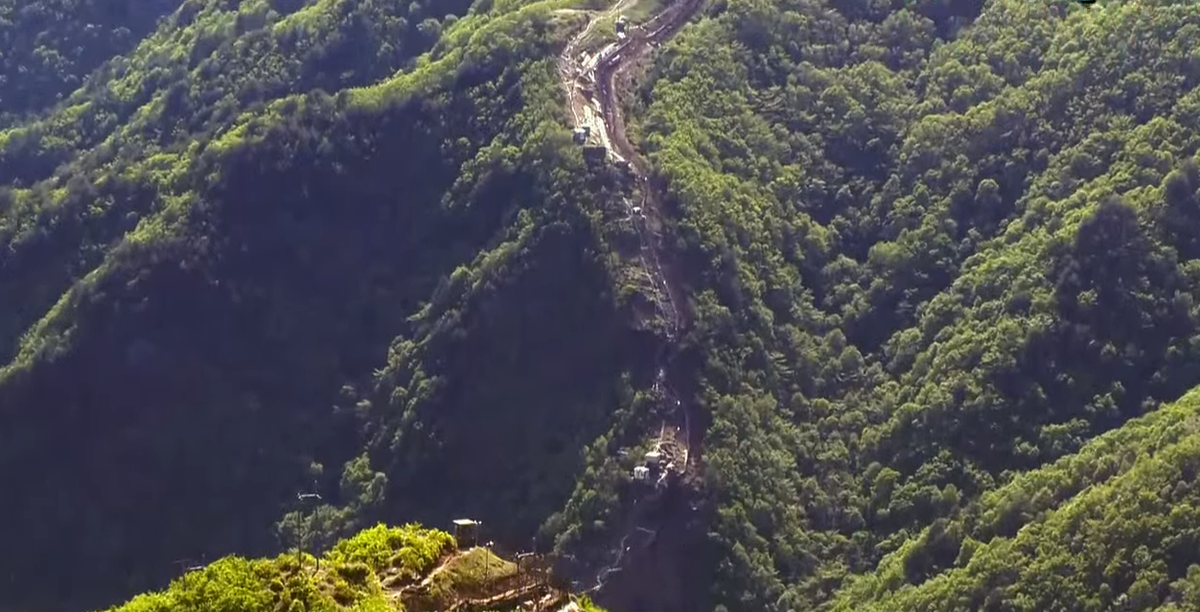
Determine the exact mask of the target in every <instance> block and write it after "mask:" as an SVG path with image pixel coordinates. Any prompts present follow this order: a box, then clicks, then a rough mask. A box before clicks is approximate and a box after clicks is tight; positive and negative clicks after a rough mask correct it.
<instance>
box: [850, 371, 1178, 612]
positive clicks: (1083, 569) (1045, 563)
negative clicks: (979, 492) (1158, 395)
mask: <svg viewBox="0 0 1200 612" xmlns="http://www.w3.org/2000/svg"><path fill="white" fill-rule="evenodd" d="M1198 470H1200V390H1194V391H1192V392H1190V393H1188V394H1187V395H1186V396H1184V397H1183V398H1182V399H1180V400H1179V401H1178V402H1175V403H1174V404H1171V405H1168V406H1165V407H1163V408H1161V409H1160V410H1158V411H1155V412H1153V413H1151V414H1149V415H1147V416H1144V417H1140V418H1138V419H1135V420H1133V421H1131V422H1129V423H1127V424H1126V425H1124V426H1123V427H1121V428H1119V429H1117V430H1114V431H1112V432H1109V433H1107V434H1104V435H1103V436H1100V437H1099V438H1097V439H1095V440H1093V441H1092V442H1089V443H1088V444H1087V445H1085V446H1084V448H1083V449H1082V450H1080V451H1079V452H1078V453H1077V454H1074V455H1070V456H1068V457H1065V458H1063V459H1060V460H1059V461H1056V462H1054V463H1053V464H1051V465H1049V466H1047V467H1044V468H1040V469H1037V470H1033V471H1031V472H1027V473H1025V474H1022V475H1020V476H1018V477H1016V478H1014V479H1013V480H1012V482H1010V483H1009V484H1007V485H1005V486H1003V487H1001V488H999V489H997V490H995V491H991V492H989V493H987V494H985V495H983V496H982V497H981V498H980V499H978V500H977V501H975V502H973V503H971V504H969V505H967V506H966V507H965V508H964V509H963V512H961V513H960V514H958V515H956V516H954V517H952V518H950V519H949V520H947V519H938V520H937V521H935V522H934V523H933V524H932V525H931V526H930V527H928V528H926V529H925V530H923V531H922V532H921V533H920V534H919V535H917V536H915V537H913V538H911V539H910V540H909V541H907V542H905V544H903V545H902V546H901V547H900V548H899V549H898V550H897V551H896V552H895V553H892V554H891V555H889V556H888V557H886V558H885V559H884V560H883V562H882V563H881V564H880V566H879V568H878V569H877V570H876V571H875V572H874V573H873V574H872V575H870V576H866V577H862V578H859V579H856V580H854V581H852V582H851V583H850V584H849V586H847V588H846V589H845V590H844V591H843V592H842V593H841V594H840V595H839V598H838V600H837V602H836V604H835V605H834V607H833V609H835V610H847V611H848V610H915V609H920V610H961V609H969V610H988V611H990V610H1031V611H1032V610H1064V609H1070V610H1087V611H1090V610H1110V609H1112V606H1113V605H1114V602H1115V603H1117V604H1119V605H1123V606H1125V609H1131V610H1161V611H1164V612H1165V611H1167V610H1172V611H1174V610H1192V609H1195V608H1196V607H1197V606H1200V554H1198V553H1197V550H1200V549H1198V545H1200V499H1197V492H1196V489H1197V485H1196V474H1197V471H1198ZM913 585H919V586H913Z"/></svg>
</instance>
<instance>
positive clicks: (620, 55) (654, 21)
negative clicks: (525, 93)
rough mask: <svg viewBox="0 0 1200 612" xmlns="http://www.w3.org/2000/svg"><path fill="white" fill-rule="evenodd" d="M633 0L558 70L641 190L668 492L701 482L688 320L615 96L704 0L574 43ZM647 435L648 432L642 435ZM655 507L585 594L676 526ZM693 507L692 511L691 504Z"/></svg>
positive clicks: (634, 206) (598, 142) (658, 215)
mask: <svg viewBox="0 0 1200 612" xmlns="http://www.w3.org/2000/svg"><path fill="white" fill-rule="evenodd" d="M635 1H636V0H619V1H618V2H617V3H616V4H615V5H613V6H612V7H611V8H609V9H608V10H605V11H602V12H596V13H592V16H591V19H590V20H589V21H588V23H587V25H586V27H584V28H583V30H582V31H581V32H580V33H578V34H577V35H576V36H574V37H573V38H572V39H571V40H570V41H569V42H568V43H567V45H566V47H565V48H564V49H563V51H562V53H561V55H560V56H559V60H558V67H559V72H560V75H561V77H562V84H563V87H564V88H565V89H566V92H567V96H568V102H569V105H570V108H571V116H572V119H573V120H574V127H575V128H576V129H577V131H579V130H580V129H581V128H582V130H583V131H582V134H583V138H582V140H583V141H584V142H583V143H582V144H585V145H586V146H590V147H603V149H604V154H605V156H606V157H607V158H608V160H609V161H611V162H613V163H616V164H618V165H621V166H624V167H626V168H627V169H628V171H629V173H630V174H631V175H632V176H633V182H634V186H635V192H636V193H638V194H640V196H639V197H635V198H633V199H630V198H626V199H625V201H624V204H625V208H626V213H627V215H628V219H630V220H631V221H633V224H634V227H635V229H636V230H637V234H638V239H639V253H638V255H637V257H636V258H635V261H636V262H637V265H638V267H639V268H640V269H641V273H642V275H644V277H645V278H646V279H647V280H648V281H649V285H650V286H649V287H647V288H646V293H647V295H648V297H649V299H650V301H651V302H652V304H653V305H654V310H655V311H656V314H657V316H658V318H659V319H660V320H661V322H662V323H663V324H664V327H665V329H664V330H663V331H662V334H661V336H660V340H661V346H660V350H659V354H658V355H657V356H656V358H657V364H658V372H657V375H656V377H655V380H654V384H653V390H654V392H655V393H656V395H657V396H658V397H659V398H660V402H661V409H662V412H663V414H664V415H667V416H665V417H664V420H663V422H662V426H661V428H660V429H659V431H658V432H657V434H658V435H657V440H655V447H656V449H657V450H659V451H661V452H662V454H663V460H662V461H663V463H665V464H666V469H665V470H664V471H663V473H662V475H661V477H660V478H659V479H658V482H657V483H656V486H655V487H654V488H655V489H657V490H659V491H662V490H663V489H666V490H667V491H668V492H670V491H671V490H672V488H673V487H674V488H678V487H680V485H681V483H682V487H683V488H687V489H691V490H692V492H695V491H696V490H697V489H698V487H699V484H698V483H699V478H698V472H699V470H700V467H701V463H700V462H701V455H702V453H701V447H700V442H701V439H702V436H703V432H702V426H701V421H700V418H699V415H698V413H697V407H696V406H695V405H694V404H693V403H692V402H691V401H688V402H684V401H683V398H682V397H681V395H680V394H679V392H678V390H679V388H680V385H679V384H678V383H677V381H675V380H673V379H674V377H675V376H677V374H674V373H673V368H672V365H673V362H674V360H675V358H676V356H677V355H678V353H679V349H680V340H681V337H682V335H683V334H684V332H685V331H686V329H687V328H688V326H689V324H690V320H691V317H690V312H689V309H688V304H687V300H686V298H685V295H686V294H685V292H684V289H683V286H682V282H681V275H680V274H679V272H678V269H677V266H676V265H675V264H674V262H673V259H672V258H671V257H670V251H669V249H668V247H667V244H666V240H665V239H664V235H663V234H664V231H665V229H666V228H667V224H666V217H665V215H664V213H663V204H662V202H663V196H662V194H661V192H660V188H659V186H657V185H655V184H654V183H653V182H652V181H651V180H650V177H651V171H650V165H649V163H648V162H647V161H646V160H645V159H644V158H643V157H642V156H641V155H640V154H639V153H638V151H637V149H636V148H634V146H633V145H632V144H631V143H630V142H629V139H628V137H627V136H626V129H625V123H624V117H623V114H622V111H621V97H622V95H623V94H624V93H625V92H627V91H628V90H629V89H630V87H631V86H632V81H633V79H634V72H635V71H636V70H637V68H638V66H639V64H640V62H641V60H643V59H644V58H645V57H647V56H648V55H649V54H650V53H652V52H653V51H654V49H656V48H657V47H658V46H659V45H661V44H662V43H663V42H665V41H666V40H668V39H669V38H670V37H672V36H674V35H675V34H676V33H677V32H678V31H679V30H680V29H681V28H682V27H683V26H684V25H686V24H687V22H688V21H689V20H690V19H691V18H692V17H693V16H694V15H695V14H696V13H697V12H698V10H699V9H700V7H701V5H702V4H703V0H673V1H672V2H671V3H670V4H668V5H667V6H666V7H665V8H664V9H663V10H662V11H660V12H659V13H658V14H656V15H655V16H654V17H653V18H651V19H650V20H649V21H647V22H645V23H643V24H640V25H632V24H630V25H629V26H628V27H627V28H626V31H625V33H624V35H623V36H621V37H619V40H618V41H616V42H613V43H610V44H609V45H607V46H605V47H604V48H602V49H601V50H600V51H599V52H597V53H595V54H588V53H586V52H580V46H581V45H582V44H583V43H584V42H585V41H586V40H587V38H588V36H589V35H591V34H592V33H593V32H594V31H595V27H596V26H597V25H598V24H599V23H601V22H604V21H606V20H608V19H612V18H614V17H615V16H616V15H618V14H619V13H621V11H623V10H625V9H626V8H628V7H629V6H631V5H632V4H633V3H634V2H635ZM577 137H578V135H577ZM633 200H637V202H636V203H635V202H634V201H633ZM653 435H654V434H648V436H647V437H650V436H653ZM653 497H662V496H661V495H656V496H653ZM661 501H662V500H661V499H659V500H658V502H661ZM676 501H678V500H676ZM661 505H662V504H661V503H656V502H655V501H653V500H652V499H647V496H639V497H638V498H637V499H635V501H634V503H633V507H632V509H631V510H630V511H629V519H628V521H627V523H628V524H627V525H625V527H623V528H622V529H620V530H619V531H618V533H624V535H623V537H621V539H620V541H619V543H618V544H617V546H616V548H615V550H614V551H613V552H614V554H613V559H612V561H611V562H610V563H608V564H607V565H606V566H605V567H603V568H601V569H600V570H599V572H598V573H597V574H596V577H595V585H594V586H592V587H591V588H590V589H587V591H588V592H589V593H599V592H601V591H603V590H604V589H605V587H606V586H607V585H608V584H609V582H610V577H611V576H613V575H614V574H617V573H620V572H622V571H623V570H625V569H627V567H628V566H629V565H630V563H631V562H630V561H629V560H630V558H631V557H633V556H636V554H637V553H638V552H639V551H641V550H644V549H646V548H648V547H650V546H652V545H653V544H654V543H655V542H656V540H658V539H659V537H660V532H662V531H665V530H668V529H671V528H672V527H677V525H672V523H673V522H681V521H682V518H681V517H680V515H679V514H678V512H676V513H675V514H672V513H671V512H669V511H668V512H665V514H666V515H667V517H666V518H665V519H663V518H662V517H659V518H658V519H657V520H652V519H650V518H648V516H649V515H653V514H656V512H655V511H654V510H655V509H656V508H657V509H660V510H661ZM642 506H650V508H649V509H647V508H643V507H642ZM692 509H693V510H694V509H695V505H694V504H693V505H692ZM676 510H678V508H676ZM685 511H686V510H685ZM668 554H669V553H668ZM659 561H660V560H656V561H652V562H651V563H658V562H659ZM635 597H636V596H635Z"/></svg>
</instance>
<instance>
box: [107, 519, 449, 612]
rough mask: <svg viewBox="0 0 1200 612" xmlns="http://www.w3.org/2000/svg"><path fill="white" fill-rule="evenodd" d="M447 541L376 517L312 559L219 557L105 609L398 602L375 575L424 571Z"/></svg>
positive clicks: (257, 608)
mask: <svg viewBox="0 0 1200 612" xmlns="http://www.w3.org/2000/svg"><path fill="white" fill-rule="evenodd" d="M453 548H454V538H453V537H452V536H450V534H448V533H445V532H442V531H437V530H432V529H423V528H420V527H418V526H416V525H405V526H403V527H387V526H384V525H377V526H375V527H373V528H371V529H367V530H365V531H363V532H361V533H359V534H358V535H355V536H354V537H352V538H349V539H347V540H342V541H341V542H338V543H337V545H336V546H334V548H333V550H332V551H330V552H329V554H327V555H325V557H324V558H323V559H321V560H320V561H319V562H317V561H318V560H317V559H315V558H313V557H312V556H311V555H301V556H297V555H293V554H284V555H280V556H279V557H277V558H275V559H259V560H247V559H243V558H241V557H236V556H235V557H226V558H224V559H221V560H219V561H217V562H215V563H212V564H211V565H209V566H207V567H205V568H203V569H201V570H198V571H192V572H189V573H187V574H184V575H183V576H181V577H179V578H177V579H175V580H173V581H171V586H170V587H169V588H168V589H166V590H165V591H159V592H154V593H145V594H142V595H138V596H137V597H134V598H133V599H132V600H130V601H129V602H127V603H125V604H124V605H121V606H118V607H115V608H112V609H111V612H175V611H177V612H209V611H211V612H223V611H227V610H246V611H247V612H273V611H279V612H290V611H292V610H309V611H310V612H312V611H329V612H334V611H340V610H361V611H362V612H385V611H389V610H399V608H398V607H397V606H396V605H395V604H394V603H393V602H391V601H390V600H389V599H388V597H387V596H386V595H385V593H384V591H383V587H382V585H381V584H380V575H382V574H383V573H384V572H389V573H392V572H395V573H398V574H401V575H412V576H414V577H416V576H421V575H424V574H427V573H429V571H430V570H431V569H432V568H433V566H434V564H435V562H436V561H437V560H438V558H439V557H440V556H441V555H442V554H443V553H445V552H447V551H448V550H452V549H453Z"/></svg>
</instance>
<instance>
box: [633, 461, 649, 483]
mask: <svg viewBox="0 0 1200 612" xmlns="http://www.w3.org/2000/svg"><path fill="white" fill-rule="evenodd" d="M649 477H650V468H648V467H646V466H644V465H639V466H637V467H635V468H633V479H634V480H636V481H638V482H645V481H646V479H647V478H649Z"/></svg>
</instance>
